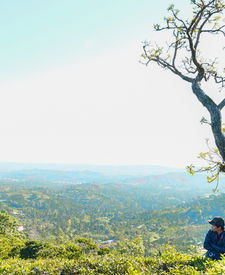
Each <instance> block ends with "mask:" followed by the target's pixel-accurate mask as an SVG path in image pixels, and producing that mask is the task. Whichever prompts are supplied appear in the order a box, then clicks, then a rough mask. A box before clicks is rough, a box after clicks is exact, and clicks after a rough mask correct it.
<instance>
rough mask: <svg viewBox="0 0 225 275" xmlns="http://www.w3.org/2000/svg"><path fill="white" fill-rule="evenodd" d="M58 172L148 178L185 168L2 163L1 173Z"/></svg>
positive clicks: (182, 170) (0, 163)
mask: <svg viewBox="0 0 225 275" xmlns="http://www.w3.org/2000/svg"><path fill="white" fill-rule="evenodd" d="M32 169H39V170H58V171H87V170H89V171H92V172H98V173H101V174H104V175H127V176H148V175H160V174H166V173H171V172H184V170H185V168H174V167H164V166H157V165H90V164H52V163H49V164H48V163H17V162H0V172H10V171H18V170H32Z"/></svg>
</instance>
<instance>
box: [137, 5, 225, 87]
mask: <svg viewBox="0 0 225 275" xmlns="http://www.w3.org/2000/svg"><path fill="white" fill-rule="evenodd" d="M191 3H192V4H193V5H194V7H193V18H192V19H191V20H189V19H187V20H183V19H182V18H180V17H179V12H180V11H179V10H178V9H175V7H174V5H170V6H169V7H168V11H169V12H170V13H171V16H168V17H165V18H164V20H165V22H166V26H164V27H161V26H160V25H159V24H154V29H155V30H156V31H163V30H170V31H171V32H172V36H173V41H172V42H171V43H170V44H168V47H167V49H164V48H163V47H160V46H158V45H157V44H156V45H155V46H154V45H152V43H151V42H148V41H145V42H143V44H144V45H143V50H144V53H143V54H142V57H143V59H144V61H143V62H142V63H143V64H145V65H148V63H149V62H151V61H154V62H156V63H157V64H158V65H159V66H161V67H163V68H165V69H169V70H171V71H172V72H173V73H175V74H177V75H179V76H180V77H181V78H182V79H184V80H186V81H188V82H192V81H193V77H195V76H196V75H197V74H198V73H199V72H200V73H201V74H203V77H204V79H205V80H206V81H207V80H208V79H209V78H210V77H213V78H214V80H215V82H216V83H220V84H221V88H223V87H224V86H225V77H224V76H223V73H224V71H225V69H224V70H223V72H222V74H220V73H218V69H217V68H216V65H217V59H214V60H208V59H207V58H205V57H203V56H201V51H200V49H199V43H200V39H201V36H202V35H203V34H204V33H209V34H222V35H224V36H225V24H224V22H225V19H224V17H223V10H224V8H225V5H224V3H223V1H222V0H212V1H204V0H202V1H200V2H198V3H197V2H196V1H193V0H192V1H191ZM192 75H193V77H192Z"/></svg>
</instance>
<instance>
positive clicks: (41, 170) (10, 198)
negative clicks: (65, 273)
mask: <svg viewBox="0 0 225 275" xmlns="http://www.w3.org/2000/svg"><path fill="white" fill-rule="evenodd" d="M56 168H58V169H56ZM78 168H79V169H80V170H76V169H78ZM70 169H74V170H70ZM0 170H1V171H0V210H1V214H0V215H1V217H0V218H1V220H2V225H1V224H0V230H2V229H1V228H5V227H4V224H5V223H6V224H8V225H7V226H8V227H9V226H11V224H15V225H16V224H17V226H16V227H14V228H15V229H16V231H15V232H17V233H14V234H19V235H15V236H17V237H16V238H19V239H16V240H17V241H16V242H15V241H12V242H13V243H11V244H7V245H6V243H5V241H4V242H3V243H2V251H4V252H2V257H6V258H7V257H9V258H10V257H11V256H12V255H14V256H16V255H17V256H18V257H22V258H24V259H29V258H35V259H36V258H38V257H41V259H42V258H43V259H45V258H46V257H47V258H48V257H50V258H51V257H52V255H56V254H55V253H58V254H57V255H58V256H57V257H65V259H67V258H70V257H73V258H74V257H81V255H86V256H85V257H87V258H88V259H91V258H90V257H91V256H90V252H88V251H90V249H94V250H93V253H95V254H96V253H97V255H105V256H104V257H110V259H114V257H117V256H116V255H117V254H118V253H124V256H123V257H125V258H126V257H128V255H130V254H129V253H131V254H132V253H134V252H129V251H133V250H130V247H137V248H138V247H139V248H138V251H139V249H141V250H140V251H142V249H143V252H135V253H136V254H135V255H139V257H140V256H141V255H144V257H149V256H150V255H152V253H154V251H155V249H157V251H158V250H161V249H164V248H163V247H165V245H168V244H170V245H172V246H174V248H170V249H176V250H177V251H179V252H182V253H190V249H192V250H193V248H194V249H195V251H196V253H198V254H199V255H202V253H203V252H202V242H203V240H204V237H205V234H206V232H207V230H208V229H209V225H208V223H207V220H208V219H210V218H212V217H213V216H215V215H220V216H225V210H224V208H223V205H224V201H225V194H224V193H223V192H222V191H223V188H224V183H225V182H224V179H221V181H220V185H219V187H220V191H218V192H216V193H213V192H212V189H213V188H214V187H215V183H211V184H209V183H207V180H206V177H205V175H201V174H196V175H194V176H191V175H190V174H188V173H187V172H184V170H183V169H179V168H177V169H176V168H169V167H160V166H96V165H95V166H92V165H74V166H73V165H58V164H56V165H55V164H37V165H36V164H18V165H17V164H16V163H1V165H0ZM5 215H9V217H8V216H7V218H4V217H5ZM11 219H12V220H13V221H14V222H11V223H10V222H9V221H10V220H11ZM15 221H17V222H15ZM4 230H5V229H4ZM18 231H19V233H18ZM1 232H3V231H1ZM5 234H6V233H4V234H3V235H2V236H6V235H7V234H6V235H5ZM10 234H12V233H10ZM7 236H8V235H7ZM10 236H11V235H10ZM4 238H5V237H4ZM4 238H3V240H7V242H8V240H11V237H7V238H6V239H4ZM13 238H14V239H13V240H15V237H13ZM21 238H22V239H23V240H24V241H22V239H21ZM71 245H73V246H74V248H73V249H75V250H72V251H73V252H72V251H71V249H72V248H71ZM84 247H85V251H86V252H84V251H83V250H82V249H83V248H84ZM91 247H92V248H91ZM0 248H1V245H0ZM6 248H7V249H8V250H7V249H6ZM128 248H129V249H128ZM80 249H81V250H80ZM121 249H122V250H121ZM127 249H128V250H127ZM78 250H79V251H80V252H79V253H80V254H79V253H78ZM6 251H8V252H6ZM56 251H58V252H56ZM63 251H64V252H63ZM75 251H77V252H75ZM82 251H83V252H82ZM94 251H95V252H94ZM119 251H121V252H119ZM122 251H123V252H122ZM135 251H136V250H135ZM7 253H8V254H7ZM74 253H75V254H74ZM77 253H78V254H77ZM84 253H87V254H84ZM140 253H141V254H140ZM6 254H7V255H8V256H6ZM95 254H93V255H95ZM63 255H64V256H63ZM76 255H80V256H76ZM107 255H108V256H107ZM132 255H133V254H132ZM73 268H74V267H73Z"/></svg>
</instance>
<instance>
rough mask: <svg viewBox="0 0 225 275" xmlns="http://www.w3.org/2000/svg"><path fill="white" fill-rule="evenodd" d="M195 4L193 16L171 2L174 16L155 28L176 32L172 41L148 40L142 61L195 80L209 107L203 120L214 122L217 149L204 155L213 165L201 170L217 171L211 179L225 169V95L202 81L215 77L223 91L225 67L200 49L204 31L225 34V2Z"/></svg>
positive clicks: (196, 90)
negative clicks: (209, 90) (218, 96)
mask: <svg viewBox="0 0 225 275" xmlns="http://www.w3.org/2000/svg"><path fill="white" fill-rule="evenodd" d="M191 4H192V5H193V17H192V19H191V20H189V19H188V20H184V19H182V18H180V16H179V10H177V9H175V7H174V5H170V6H169V8H168V11H169V12H170V13H171V14H172V16H170V17H166V18H165V21H166V25H165V26H164V27H161V26H160V25H159V24H155V25H154V29H155V30H156V31H167V32H168V31H169V32H172V37H173V39H172V42H170V43H168V44H167V48H166V49H165V48H163V47H160V46H158V45H157V44H156V45H155V46H154V45H152V44H151V43H150V42H148V41H145V42H144V45H143V50H144V52H143V54H142V58H143V59H144V61H142V63H143V64H145V65H146V66H147V65H148V64H149V63H150V62H155V63H157V64H158V65H159V66H160V67H162V68H164V69H168V70H170V71H171V72H172V73H174V74H176V75H177V76H179V77H181V78H182V79H183V80H184V81H187V82H189V83H191V85H192V86H191V87H192V91H193V93H194V94H195V95H196V97H197V99H198V100H199V101H200V102H201V104H202V105H203V106H204V107H206V109H207V110H208V112H209V114H210V118H211V121H210V122H208V121H207V120H206V119H205V118H202V120H201V122H202V123H204V122H205V123H208V124H210V125H211V129H212V133H213V136H214V139H215V144H216V146H217V149H215V150H214V149H213V150H211V151H209V152H208V153H207V154H205V155H202V156H200V157H202V158H204V159H206V160H209V162H210V166H208V167H204V168H201V171H203V170H204V171H207V172H208V171H211V172H213V173H214V174H213V177H209V179H208V180H212V179H217V178H218V175H219V173H220V172H225V136H224V133H223V128H222V119H221V110H222V108H223V107H224V106H225V99H223V100H222V101H221V102H220V103H219V104H216V103H215V102H214V101H213V100H212V98H211V97H210V96H209V95H207V94H206V93H205V92H204V91H203V90H202V88H201V83H202V81H208V80H209V79H210V78H212V79H213V80H214V81H215V83H216V84H218V85H219V90H220V91H221V89H223V88H224V87H225V77H224V76H223V75H224V73H225V68H220V66H219V65H218V61H217V58H215V59H214V60H210V59H208V58H207V57H205V56H203V53H202V51H201V50H200V41H201V39H202V36H203V34H204V35H206V34H207V35H218V36H219V35H223V36H224V37H225V24H224V22H225V18H224V17H223V11H224V10H225V5H224V1H223V0H211V1H206V0H201V1H199V2H197V1H196V0H191ZM221 48H222V46H221ZM223 49H225V47H224V48H223ZM213 154H216V155H217V156H219V159H217V160H216V161H215V160H214V159H213ZM207 157H208V158H207ZM188 168H189V172H191V173H193V168H194V166H192V165H191V166H188ZM215 171H216V173H215Z"/></svg>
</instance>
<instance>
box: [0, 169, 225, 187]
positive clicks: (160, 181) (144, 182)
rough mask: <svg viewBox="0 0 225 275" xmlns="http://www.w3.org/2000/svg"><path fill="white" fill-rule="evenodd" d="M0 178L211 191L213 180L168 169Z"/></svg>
mask: <svg viewBox="0 0 225 275" xmlns="http://www.w3.org/2000/svg"><path fill="white" fill-rule="evenodd" d="M0 179H1V180H4V179H10V180H19V181H24V182H30V183H33V185H36V186H43V182H45V183H46V185H47V186H48V187H50V186H49V185H50V183H55V184H81V183H99V184H108V183H115V184H125V185H137V186H140V187H142V188H148V187H157V188H172V189H173V188H178V189H182V190H191V189H192V190H193V189H196V188H198V189H204V190H208V191H211V190H212V189H213V188H214V187H215V183H211V184H209V183H208V182H207V180H206V176H204V175H202V174H195V175H194V176H191V175H190V174H188V173H168V174H164V175H155V176H153V175H148V176H138V177H137V176H127V175H112V176H109V175H104V174H101V173H98V172H93V171H88V170H86V171H57V170H40V169H31V170H20V171H11V172H0ZM223 186H225V179H224V178H221V180H220V188H222V187H223Z"/></svg>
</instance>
